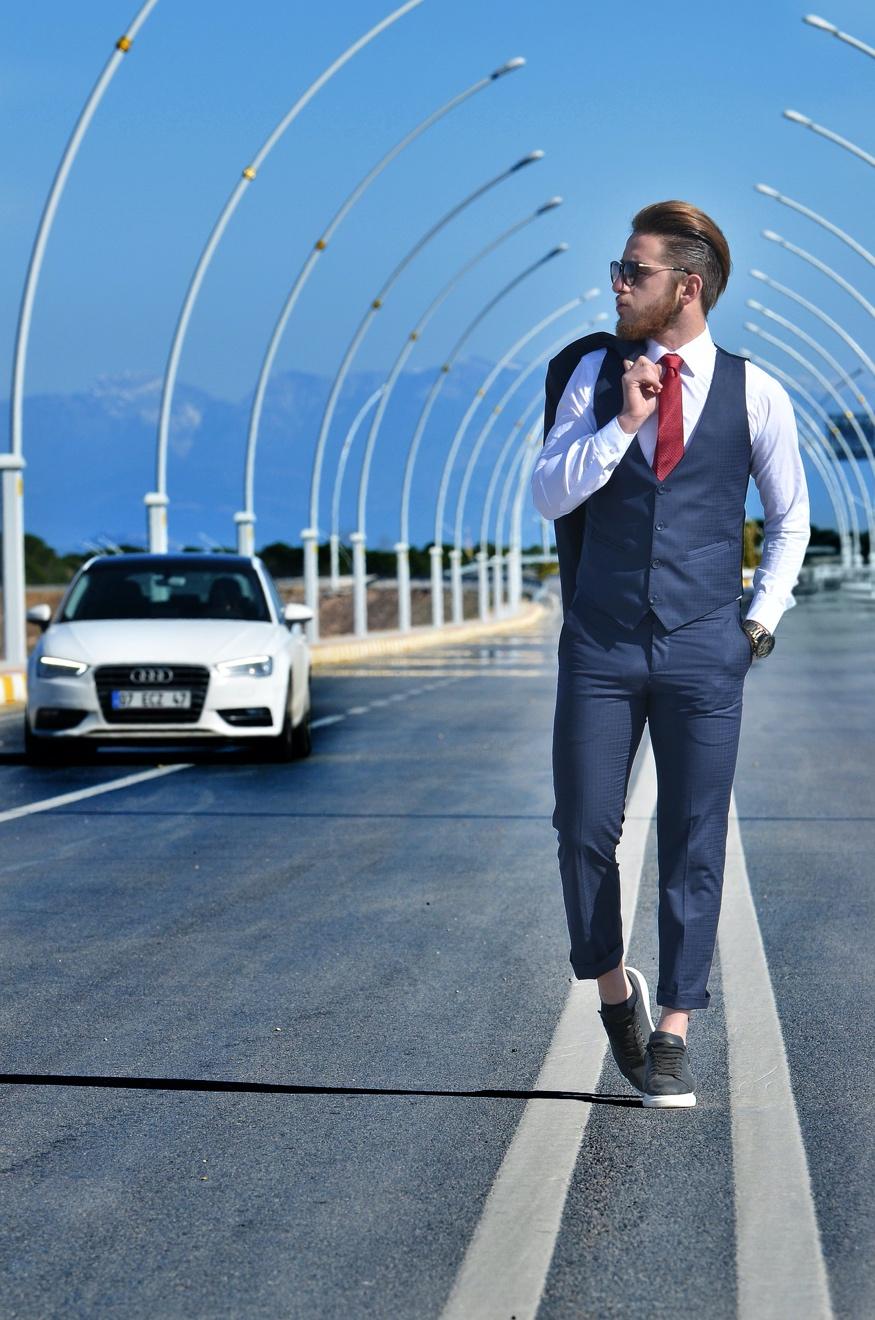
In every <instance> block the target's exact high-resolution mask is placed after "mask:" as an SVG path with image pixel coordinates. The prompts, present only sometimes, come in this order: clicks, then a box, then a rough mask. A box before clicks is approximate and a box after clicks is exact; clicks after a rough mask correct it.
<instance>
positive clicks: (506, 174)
mask: <svg viewBox="0 0 875 1320" xmlns="http://www.w3.org/2000/svg"><path fill="white" fill-rule="evenodd" d="M543 156H544V153H543V151H530V152H529V153H528V155H526V156H523V157H522V158H521V159H520V160H518V161H516V162H515V163H514V164H513V165H511V166H510V168H509V169H506V170H503V171H502V172H501V174H497V175H495V177H494V178H492V179H489V180H487V182H486V183H484V184H481V185H480V187H479V188H475V189H474V191H473V192H472V193H469V194H468V196H467V197H465V198H463V200H462V201H461V202H459V203H457V205H456V206H454V207H452V208H451V210H449V211H447V213H446V214H445V215H444V216H442V217H441V219H440V220H438V222H437V224H435V225H432V227H431V229H429V230H428V232H427V233H425V234H423V236H422V238H420V239H419V240H418V241H417V242H416V243H414V245H413V247H412V248H410V250H409V251H408V252H407V254H406V256H404V257H403V259H402V260H401V261H400V262H399V263H398V265H397V266H396V267H395V269H394V270H393V271H392V273H391V275H389V277H388V279H387V280H386V281H385V282H384V284H383V285H382V287H381V288H380V291H379V293H378V294H377V296H376V297H375V298H374V300H373V301H372V303H371V305H370V306H369V308H368V310H367V311H366V312H365V315H364V317H363V318H362V320H361V321H360V323H359V326H358V329H357V330H356V332H355V334H354V335H353V337H352V340H351V341H350V344H349V347H348V348H347V350H346V353H345V354H344V356H343V360H342V362H341V364H340V366H339V367H338V369H337V374H336V376H335V377H334V381H333V382H332V385H331V389H330V391H329V393H328V401H327V402H326V404H325V411H324V413H323V415H322V422H321V424H320V427H319V435H318V437H317V439H316V447H315V451H314V454H313V466H312V471H311V477H310V523H309V526H307V527H304V528H303V529H302V531H301V540H302V541H303V543H304V594H305V598H306V601H307V604H308V605H309V607H310V609H311V610H312V611H313V617H312V619H311V620H310V622H309V623H308V624H307V630H308V639H309V640H310V641H311V642H312V641H315V640H316V639H317V638H318V636H319V549H318V545H319V485H320V479H321V475H322V458H323V454H324V452H325V445H326V442H327V440H328V433H329V430H330V429H331V423H332V420H333V418H334V410H335V408H336V406H337V400H338V398H339V397H340V391H341V390H342V388H343V383H344V381H345V380H346V377H347V375H348V373H349V370H350V367H351V366H352V363H353V360H354V359H355V355H356V353H357V352H358V350H359V348H360V346H361V344H362V341H363V340H364V338H365V335H366V334H367V332H368V330H369V329H370V327H371V323H372V322H373V319H374V317H375V316H376V314H377V312H378V311H379V310H380V308H381V307H382V306H383V305H384V303H385V301H386V296H387V294H388V293H389V290H390V289H391V288H392V286H393V285H394V284H395V283H397V281H398V279H399V278H400V276H401V275H402V274H403V272H404V271H405V270H406V269H407V267H408V266H409V265H410V263H411V261H413V259H414V257H416V256H418V254H419V253H420V252H421V251H422V250H423V248H425V247H426V246H427V245H428V244H429V243H430V242H431V240H432V239H433V238H435V237H436V235H437V234H439V233H440V232H441V230H443V229H444V228H445V227H446V226H447V225H448V224H449V223H450V222H451V221H452V220H454V219H455V218H456V216H457V215H459V214H460V213H461V212H462V211H464V210H465V209H466V208H467V207H469V206H471V205H472V204H473V203H474V202H475V201H477V200H478V199H479V198H480V197H482V196H483V195H484V193H487V192H489V191H490V189H492V188H495V187H497V186H498V184H500V183H504V182H505V180H507V179H509V178H511V177H512V176H513V175H514V174H516V173H518V172H519V171H520V170H521V169H524V168H525V167H526V166H527V165H532V164H534V162H535V161H538V160H542V159H543Z"/></svg>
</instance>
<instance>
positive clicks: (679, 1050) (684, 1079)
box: [641, 1031, 696, 1109]
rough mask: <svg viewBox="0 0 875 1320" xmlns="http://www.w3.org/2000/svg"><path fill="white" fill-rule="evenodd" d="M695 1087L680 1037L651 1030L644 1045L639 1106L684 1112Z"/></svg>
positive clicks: (694, 1099)
mask: <svg viewBox="0 0 875 1320" xmlns="http://www.w3.org/2000/svg"><path fill="white" fill-rule="evenodd" d="M695 1088H696V1080H695V1078H694V1077H693V1074H692V1073H691V1072H690V1064H689V1060H688V1059H687V1046H686V1042H685V1041H684V1038H683V1036H676V1035H675V1034H674V1032H673V1031H654V1032H653V1034H652V1036H651V1037H650V1040H649V1041H648V1042H647V1063H646V1067H645V1070H644V1094H643V1095H642V1097H641V1103H642V1104H643V1105H644V1107H645V1108H646V1109H688V1108H690V1106H692V1105H694V1104H695V1103H696V1096H695Z"/></svg>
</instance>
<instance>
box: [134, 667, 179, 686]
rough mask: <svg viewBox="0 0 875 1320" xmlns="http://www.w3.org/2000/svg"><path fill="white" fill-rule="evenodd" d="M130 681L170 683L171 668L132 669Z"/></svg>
mask: <svg viewBox="0 0 875 1320" xmlns="http://www.w3.org/2000/svg"><path fill="white" fill-rule="evenodd" d="M131 682H132V683H172V682H173V670H172V669H132V670H131Z"/></svg>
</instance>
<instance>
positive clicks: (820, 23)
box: [802, 14, 875, 60]
mask: <svg viewBox="0 0 875 1320" xmlns="http://www.w3.org/2000/svg"><path fill="white" fill-rule="evenodd" d="M802 22H803V23H807V24H808V25H809V27H814V28H819V29H820V31H821V32H828V33H829V34H830V36H832V37H838V39H839V41H843V42H844V43H845V44H846V45H847V46H853V47H854V49H855V50H859V51H862V53H863V54H864V55H868V56H869V57H870V59H873V60H875V46H867V45H866V43H865V41H860V39H859V38H858V37H852V36H851V35H850V34H849V33H847V32H841V31H840V30H839V29H838V28H837V27H836V25H835V23H830V22H828V21H827V19H825V18H819V17H818V15H817V14H806V15H805V16H804V17H803V19H802Z"/></svg>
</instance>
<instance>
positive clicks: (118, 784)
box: [0, 761, 191, 824]
mask: <svg viewBox="0 0 875 1320" xmlns="http://www.w3.org/2000/svg"><path fill="white" fill-rule="evenodd" d="M190 769H191V763H190V762H188V761H186V762H183V763H181V764H179V765H160V766H158V767H157V768H156V769H155V770H143V771H141V772H140V773H139V774H136V775H123V776H122V777H121V778H120V779H110V780H109V782H108V783H105V784H93V785H92V787H91V788H78V789H76V790H75V792H73V793H59V794H58V796H57V797H50V798H43V799H42V801H40V802H28V803H26V804H25V805H24V806H21V807H10V808H9V810H8V811H0V824H3V823H4V822H5V821H7V820H18V818H19V817H20V816H33V815H35V814H36V813H37V812H40V811H53V810H54V808H55V807H66V806H69V804H70V803H71V802H81V801H82V800H83V799H84V798H90V797H99V796H100V794H101V793H113V792H115V790H116V789H119V788H132V787H133V785H134V784H145V783H146V782H147V781H148V780H150V779H161V778H163V777H164V776H165V775H174V774H176V772H177V770H190Z"/></svg>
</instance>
